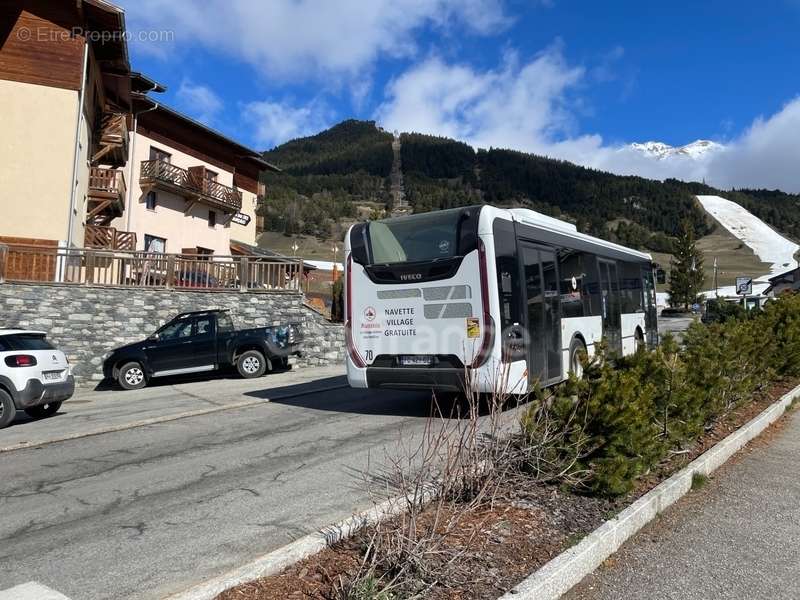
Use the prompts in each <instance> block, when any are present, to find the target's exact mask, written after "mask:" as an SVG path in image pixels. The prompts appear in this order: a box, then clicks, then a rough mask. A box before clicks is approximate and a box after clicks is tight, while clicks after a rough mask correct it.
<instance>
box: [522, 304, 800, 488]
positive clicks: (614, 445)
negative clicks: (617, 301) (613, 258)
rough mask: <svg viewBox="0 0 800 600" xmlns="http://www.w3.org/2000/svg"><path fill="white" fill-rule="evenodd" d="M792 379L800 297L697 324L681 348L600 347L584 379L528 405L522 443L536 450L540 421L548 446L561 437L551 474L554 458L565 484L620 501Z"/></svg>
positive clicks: (665, 343)
mask: <svg viewBox="0 0 800 600" xmlns="http://www.w3.org/2000/svg"><path fill="white" fill-rule="evenodd" d="M797 376H800V295H799V296H794V297H787V298H782V299H781V300H780V301H777V302H770V303H769V304H768V305H767V307H766V309H765V310H764V311H763V312H758V313H751V314H749V315H748V314H742V315H741V316H740V317H739V318H730V319H728V320H726V321H724V322H718V323H711V324H708V325H704V324H701V323H695V324H693V325H691V326H690V327H689V329H688V331H687V332H686V333H685V335H684V336H683V340H682V342H681V343H680V344H678V343H677V342H676V341H675V340H674V339H673V338H672V337H670V336H665V338H664V339H663V340H662V343H661V345H660V346H659V347H658V348H656V349H655V350H653V351H651V352H647V351H641V352H639V353H637V354H636V355H634V356H629V357H624V358H620V357H616V356H614V355H613V354H612V353H610V352H608V351H607V349H606V348H605V347H604V346H602V345H600V347H599V348H598V349H597V352H596V354H595V356H594V357H592V358H591V359H590V360H588V361H587V362H586V364H585V367H584V374H583V377H582V379H580V380H578V379H575V378H571V379H570V380H569V381H567V382H565V383H563V384H561V385H559V386H556V387H555V388H551V389H550V390H547V392H546V395H545V397H544V399H542V400H539V401H536V402H533V403H532V404H531V407H530V408H528V410H527V412H526V414H525V416H524V417H523V419H522V429H523V432H524V435H523V436H522V438H523V440H525V441H526V443H529V444H535V443H540V441H541V440H540V438H541V435H540V433H539V430H538V429H537V427H536V424H537V423H541V422H543V421H545V420H546V421H547V422H548V423H549V426H548V430H549V431H550V432H551V433H550V435H551V437H558V436H553V435H552V432H553V431H558V432H560V433H559V435H561V436H563V439H564V440H566V443H563V442H562V443H560V444H559V445H557V446H553V447H552V448H551V449H550V452H551V456H550V458H549V464H557V462H558V461H557V460H556V456H554V455H558V456H559V457H560V459H561V461H562V463H563V464H564V465H569V468H567V469H564V470H563V478H562V480H563V482H565V483H566V484H568V485H570V486H571V487H572V488H574V489H576V490H578V491H582V492H588V493H591V494H595V495H602V496H616V495H619V494H623V493H626V492H628V491H630V490H631V489H632V487H633V485H634V483H635V481H636V479H637V478H638V477H641V476H642V475H643V474H646V473H647V472H648V471H650V470H651V469H653V468H654V467H655V466H656V465H658V464H659V462H661V461H662V460H664V458H665V457H666V456H667V454H668V453H669V452H670V451H672V450H676V449H684V448H686V447H687V446H689V445H690V444H691V443H693V442H694V441H695V440H696V439H697V438H698V437H699V436H700V435H702V434H703V432H704V431H706V430H707V429H709V428H710V427H711V426H712V425H713V423H714V422H715V421H717V420H718V419H720V418H721V417H723V416H724V415H726V414H727V413H729V412H730V411H731V410H733V409H735V408H737V407H739V406H741V405H742V404H744V403H746V402H748V401H750V400H751V399H752V398H753V395H754V394H755V393H756V392H758V391H759V390H762V389H764V388H766V387H767V386H768V385H770V384H771V383H773V382H774V381H776V380H777V379H779V378H784V377H797ZM543 411H546V412H547V419H543V417H542V412H543ZM553 471H554V472H558V469H553ZM576 474H580V476H579V477H578V476H576Z"/></svg>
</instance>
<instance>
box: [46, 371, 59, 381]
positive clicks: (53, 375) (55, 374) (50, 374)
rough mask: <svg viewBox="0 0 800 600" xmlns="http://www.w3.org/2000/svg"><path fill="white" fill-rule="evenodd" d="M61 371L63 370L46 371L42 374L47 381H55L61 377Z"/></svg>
mask: <svg viewBox="0 0 800 600" xmlns="http://www.w3.org/2000/svg"><path fill="white" fill-rule="evenodd" d="M61 373H62V371H45V372H44V373H42V375H44V378H45V379H46V380H47V381H55V380H57V379H61Z"/></svg>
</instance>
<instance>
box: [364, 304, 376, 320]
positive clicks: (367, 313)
mask: <svg viewBox="0 0 800 600" xmlns="http://www.w3.org/2000/svg"><path fill="white" fill-rule="evenodd" d="M377 314H378V313H377V312H375V309H374V308H372V307H371V306H368V307H367V308H365V309H364V318H365V319H366V320H367V321H374V320H375V317H376V316H377Z"/></svg>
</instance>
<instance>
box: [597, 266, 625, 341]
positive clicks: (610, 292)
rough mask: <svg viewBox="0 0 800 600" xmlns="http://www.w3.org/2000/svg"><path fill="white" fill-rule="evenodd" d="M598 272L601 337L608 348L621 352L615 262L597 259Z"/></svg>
mask: <svg viewBox="0 0 800 600" xmlns="http://www.w3.org/2000/svg"><path fill="white" fill-rule="evenodd" d="M597 268H598V271H599V272H600V294H601V298H600V301H601V308H602V315H603V337H604V338H605V340H606V342H607V343H608V349H609V350H611V351H612V352H616V353H618V354H622V323H621V318H620V297H619V280H618V279H617V263H615V262H612V261H608V260H602V259H598V260H597Z"/></svg>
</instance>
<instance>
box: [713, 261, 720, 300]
mask: <svg viewBox="0 0 800 600" xmlns="http://www.w3.org/2000/svg"><path fill="white" fill-rule="evenodd" d="M714 296H715V297H716V298H719V285H718V284H717V257H716V256H715V257H714Z"/></svg>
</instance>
